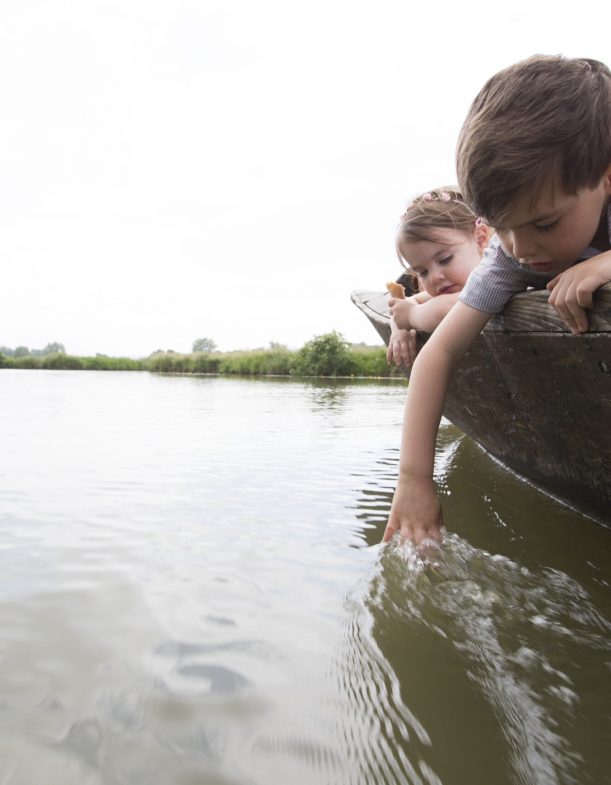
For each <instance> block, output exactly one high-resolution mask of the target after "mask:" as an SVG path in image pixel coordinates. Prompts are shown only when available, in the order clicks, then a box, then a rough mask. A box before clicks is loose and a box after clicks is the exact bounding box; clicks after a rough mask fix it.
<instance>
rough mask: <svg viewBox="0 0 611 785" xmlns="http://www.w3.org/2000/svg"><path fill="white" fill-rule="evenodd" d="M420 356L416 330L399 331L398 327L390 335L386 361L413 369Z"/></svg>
mask: <svg viewBox="0 0 611 785" xmlns="http://www.w3.org/2000/svg"><path fill="white" fill-rule="evenodd" d="M417 354H418V341H417V338H416V331H415V330H398V329H396V327H395V328H394V329H393V330H392V332H391V334H390V340H389V342H388V350H387V351H386V361H387V362H388V364H389V365H392V364H393V362H394V363H395V364H396V365H397V366H398V367H403V368H411V367H412V365H413V364H414V360H415V359H416V355H417Z"/></svg>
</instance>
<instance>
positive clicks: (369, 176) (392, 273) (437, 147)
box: [0, 0, 611, 357]
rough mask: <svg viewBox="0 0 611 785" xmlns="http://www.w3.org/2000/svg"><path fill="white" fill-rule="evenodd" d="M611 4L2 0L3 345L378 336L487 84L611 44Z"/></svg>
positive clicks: (604, 51)
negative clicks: (362, 296) (375, 307)
mask: <svg viewBox="0 0 611 785" xmlns="http://www.w3.org/2000/svg"><path fill="white" fill-rule="evenodd" d="M604 7H605V6H604V4H602V3H598V2H596V3H595V2H590V0H585V2H581V3H580V4H579V7H578V11H579V15H577V13H576V11H575V10H573V11H571V13H570V14H569V15H563V13H562V12H561V11H560V10H559V8H558V6H557V4H556V3H554V4H552V3H550V2H539V3H533V2H532V1H531V0H529V1H528V2H525V1H524V0H516V1H515V2H511V3H510V4H509V5H506V6H502V5H499V4H492V5H491V6H490V7H486V6H485V5H484V4H482V3H479V2H478V3H475V2H466V3H464V2H463V3H459V2H453V3H444V2H436V3H424V2H423V3H409V2H406V0H401V1H400V2H399V1H398V0H376V1H375V2H373V0H370V2H360V0H308V2H291V0H256V2H254V1H253V0H218V1H217V0H0V106H1V107H2V122H1V123H0V274H1V284H0V345H4V346H8V347H13V348H14V347H16V346H27V347H29V348H30V349H39V348H42V347H44V346H45V345H46V344H47V343H49V342H55V341H58V342H60V343H63V344H64V346H65V347H66V350H67V351H68V352H69V353H71V354H79V355H93V354H96V353H101V354H109V355H114V356H118V355H125V356H132V357H143V356H147V355H148V354H150V353H151V352H153V351H156V350H158V349H163V350H168V349H171V350H173V351H178V352H188V351H190V350H191V347H192V344H193V342H194V341H195V340H196V339H198V338H204V337H205V338H211V339H212V340H214V341H215V343H216V344H217V346H218V348H219V349H220V350H221V351H231V350H235V349H252V348H257V347H265V346H268V345H269V344H270V342H279V343H282V344H285V345H287V346H289V347H290V348H299V347H300V346H302V345H303V344H304V343H305V342H307V341H309V340H310V339H311V338H313V337H314V336H316V335H321V334H323V333H327V332H330V331H332V330H335V331H337V332H340V333H341V334H342V335H343V336H344V338H345V339H346V340H348V341H350V342H354V343H360V342H365V343H368V344H376V343H378V342H379V339H378V337H377V334H376V333H375V331H374V330H373V328H372V327H371V326H370V325H369V323H368V322H367V320H366V318H365V317H364V316H363V315H362V314H361V313H360V312H359V311H358V310H357V309H356V308H355V306H354V305H353V304H352V303H351V302H350V292H351V291H352V290H354V289H369V290H382V289H383V288H384V284H385V282H386V281H387V280H389V279H391V278H395V277H396V276H397V275H398V274H399V273H400V272H401V270H400V268H399V266H398V262H397V260H396V255H395V250H394V238H395V231H396V227H397V223H398V220H399V216H400V215H401V213H402V212H403V210H404V209H405V206H406V204H407V202H408V201H409V200H410V198H412V197H413V196H414V195H416V194H417V193H419V192H422V191H426V190H429V189H430V188H432V187H434V186H437V185H443V184H450V183H453V182H454V181H455V177H456V176H455V166H454V149H455V144H456V139H457V136H458V132H459V130H460V127H461V124H462V121H463V119H464V117H465V114H466V112H467V110H468V107H469V104H470V102H471V100H472V99H473V98H474V97H475V95H476V94H477V92H478V90H479V89H480V88H481V87H482V85H483V84H484V82H485V81H486V80H487V79H488V78H489V77H490V76H492V74H494V73H495V72H496V71H498V70H500V69H501V68H503V67H505V66H507V65H509V64H511V63H513V62H515V61H517V60H521V59H523V58H525V57H528V56H529V55H531V54H535V53H548V54H565V55H567V56H571V57H593V58H596V59H599V60H603V61H606V62H607V63H609V60H610V59H611V58H610V57H609V55H610V49H609V42H608V29H609V24H608V21H609V17H608V15H607V17H606V20H605V18H604V16H605V13H604V11H603V9H604Z"/></svg>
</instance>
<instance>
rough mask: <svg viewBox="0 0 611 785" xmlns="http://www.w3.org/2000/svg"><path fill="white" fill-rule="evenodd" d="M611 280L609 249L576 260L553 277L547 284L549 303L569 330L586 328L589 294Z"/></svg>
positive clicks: (577, 330) (583, 330) (589, 306)
mask: <svg viewBox="0 0 611 785" xmlns="http://www.w3.org/2000/svg"><path fill="white" fill-rule="evenodd" d="M610 280H611V252H609V251H607V252H606V253H602V254H599V255H598V256H595V257H593V258H592V259H588V260H586V261H585V262H579V264H575V265H573V266H572V267H569V268H568V270H565V271H564V272H562V273H560V275H557V276H556V277H555V278H553V279H552V280H551V281H550V282H549V283H548V284H547V288H548V289H549V290H550V292H551V294H550V296H549V302H550V305H553V306H554V308H555V309H556V310H557V311H558V313H559V314H560V316H561V317H562V318H563V319H564V321H565V322H566V323H567V325H568V326H569V329H570V330H571V332H572V333H585V332H587V330H588V327H589V323H588V315H587V313H586V309H587V308H591V307H592V294H593V293H594V292H595V291H596V290H597V289H599V288H600V287H601V286H603V284H605V283H608V282H609V281H610Z"/></svg>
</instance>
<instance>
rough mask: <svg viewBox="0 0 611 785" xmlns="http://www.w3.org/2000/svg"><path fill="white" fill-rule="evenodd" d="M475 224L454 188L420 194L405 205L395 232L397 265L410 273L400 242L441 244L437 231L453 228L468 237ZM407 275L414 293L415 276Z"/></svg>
mask: <svg viewBox="0 0 611 785" xmlns="http://www.w3.org/2000/svg"><path fill="white" fill-rule="evenodd" d="M478 221H479V219H478V218H477V216H476V215H474V214H473V213H472V212H471V210H470V209H469V208H468V207H467V205H466V204H465V201H464V199H463V197H462V194H461V193H460V191H459V190H458V188H457V187H456V186H443V187H441V188H434V189H433V190H432V191H427V192H426V193H424V194H420V196H417V197H416V198H415V199H413V201H411V202H410V203H409V205H408V206H407V209H406V210H405V212H404V213H403V215H402V216H401V220H400V222H399V228H398V229H397V241H396V248H397V256H398V258H399V261H400V263H401V265H402V266H403V267H404V268H405V269H406V270H407V272H408V273H410V266H409V262H408V260H407V259H406V258H405V257H404V256H403V252H402V251H401V246H402V244H403V243H404V242H406V241H407V242H419V241H421V240H428V241H429V242H442V241H441V240H440V239H439V235H438V233H437V230H438V229H455V230H457V231H459V232H464V234H466V235H468V236H470V235H471V234H472V233H473V232H474V231H475V227H476V226H477V225H478ZM411 275H413V276H414V278H415V285H414V288H415V289H416V290H417V289H418V288H419V287H418V284H417V281H418V277H417V276H416V274H415V273H411Z"/></svg>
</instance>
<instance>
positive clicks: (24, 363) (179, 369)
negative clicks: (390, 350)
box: [0, 332, 405, 379]
mask: <svg viewBox="0 0 611 785" xmlns="http://www.w3.org/2000/svg"><path fill="white" fill-rule="evenodd" d="M50 346H53V348H55V347H56V346H57V345H50ZM59 346H61V344H60V345H59ZM61 348H62V349H63V346H61ZM26 351H27V350H26ZM2 368H22V369H42V370H62V371H149V372H152V373H174V374H177V373H179V374H215V375H216V374H218V375H235V376H292V377H302V376H303V377H307V376H327V377H328V376H331V377H368V378H399V379H404V378H405V377H404V376H403V373H402V372H401V370H400V369H398V368H397V367H396V366H389V365H388V363H387V362H386V348H385V347H382V346H367V345H365V344H350V343H348V342H347V341H346V340H344V338H343V337H342V335H341V334H340V333H336V332H332V333H326V334H325V335H319V336H315V337H314V338H313V339H312V340H311V341H308V342H307V343H306V344H305V345H304V346H303V347H302V348H301V349H298V350H291V349H288V348H287V347H286V346H283V345H282V344H277V343H272V344H270V346H269V348H267V349H252V350H244V351H233V352H218V351H209V352H208V351H195V352H192V353H189V354H180V353H178V352H174V351H171V350H168V351H160V350H159V351H155V352H153V353H152V354H150V355H149V356H148V357H144V358H141V359H133V358H130V357H109V356H108V355H105V354H96V355H95V356H94V357H80V356H75V355H71V354H67V353H66V352H65V351H51V352H47V353H43V352H42V351H41V352H29V351H28V353H27V354H26V353H24V352H23V351H21V352H19V351H18V350H11V349H7V348H6V347H2V348H1V349H0V369H2Z"/></svg>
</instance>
